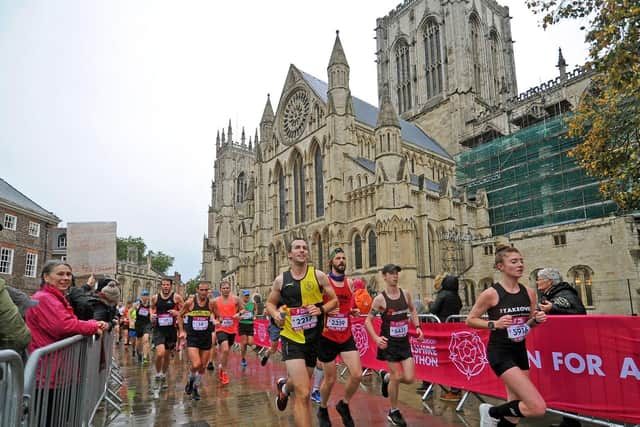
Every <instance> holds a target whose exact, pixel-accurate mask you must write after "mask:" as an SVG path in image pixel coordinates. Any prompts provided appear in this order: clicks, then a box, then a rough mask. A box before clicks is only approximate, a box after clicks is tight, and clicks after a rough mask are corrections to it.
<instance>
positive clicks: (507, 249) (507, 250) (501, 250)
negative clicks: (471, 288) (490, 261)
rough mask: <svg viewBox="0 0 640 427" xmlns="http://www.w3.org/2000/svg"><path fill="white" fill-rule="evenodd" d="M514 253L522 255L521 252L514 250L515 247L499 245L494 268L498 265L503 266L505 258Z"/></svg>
mask: <svg viewBox="0 0 640 427" xmlns="http://www.w3.org/2000/svg"><path fill="white" fill-rule="evenodd" d="M512 253H517V254H520V251H519V250H517V249H516V248H514V247H513V246H509V245H498V247H497V248H496V256H495V263H494V267H497V266H498V264H501V263H502V262H503V260H504V257H505V256H507V254H512ZM521 255H522V254H521Z"/></svg>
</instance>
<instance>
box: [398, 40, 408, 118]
mask: <svg viewBox="0 0 640 427" xmlns="http://www.w3.org/2000/svg"><path fill="white" fill-rule="evenodd" d="M410 66H411V61H410V60H409V45H408V44H407V42H406V41H404V40H401V41H400V42H398V46H397V47H396V80H397V82H398V88H397V91H398V111H399V112H400V114H402V113H404V112H405V111H408V110H410V109H411V71H410V68H409V67H410Z"/></svg>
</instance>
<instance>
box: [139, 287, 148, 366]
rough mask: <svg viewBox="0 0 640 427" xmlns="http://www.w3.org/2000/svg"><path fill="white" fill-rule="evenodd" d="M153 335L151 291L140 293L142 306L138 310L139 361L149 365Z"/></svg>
mask: <svg viewBox="0 0 640 427" xmlns="http://www.w3.org/2000/svg"><path fill="white" fill-rule="evenodd" d="M150 335H151V306H150V304H149V290H148V289H143V290H142V292H140V304H139V305H138V308H137V309H136V346H137V351H136V353H137V354H138V361H139V362H143V363H144V364H145V365H147V364H149V350H150V348H149V347H150V345H149V344H150V343H149V336H150Z"/></svg>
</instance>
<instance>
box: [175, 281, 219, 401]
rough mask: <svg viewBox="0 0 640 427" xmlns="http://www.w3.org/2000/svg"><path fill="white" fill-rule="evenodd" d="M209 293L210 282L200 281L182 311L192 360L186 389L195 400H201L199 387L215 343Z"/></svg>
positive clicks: (212, 308) (190, 359) (188, 350)
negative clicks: (194, 293)
mask: <svg viewBox="0 0 640 427" xmlns="http://www.w3.org/2000/svg"><path fill="white" fill-rule="evenodd" d="M208 295H209V282H204V281H203V282H200V283H198V292H197V295H196V296H195V297H193V296H192V297H190V298H189V299H188V300H187V302H186V303H185V304H184V307H183V308H182V310H181V311H180V314H181V315H182V316H183V317H185V319H186V322H185V327H186V329H187V353H188V355H189V361H190V362H191V368H190V370H189V379H188V380H187V385H186V386H185V388H184V391H185V393H187V394H190V395H191V397H192V398H193V400H200V393H198V388H199V386H200V380H201V378H202V375H203V374H204V370H205V367H206V364H207V361H208V360H209V353H210V352H211V347H212V343H213V340H212V339H211V333H212V332H213V321H212V315H213V313H214V310H215V307H214V304H213V300H210V299H209V298H208V297H207V296H208Z"/></svg>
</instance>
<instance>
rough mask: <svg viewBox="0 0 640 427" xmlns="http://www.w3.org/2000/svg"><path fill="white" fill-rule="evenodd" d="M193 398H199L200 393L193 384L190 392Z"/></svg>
mask: <svg viewBox="0 0 640 427" xmlns="http://www.w3.org/2000/svg"><path fill="white" fill-rule="evenodd" d="M191 398H192V399H193V400H200V393H198V386H193V392H192V393H191Z"/></svg>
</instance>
